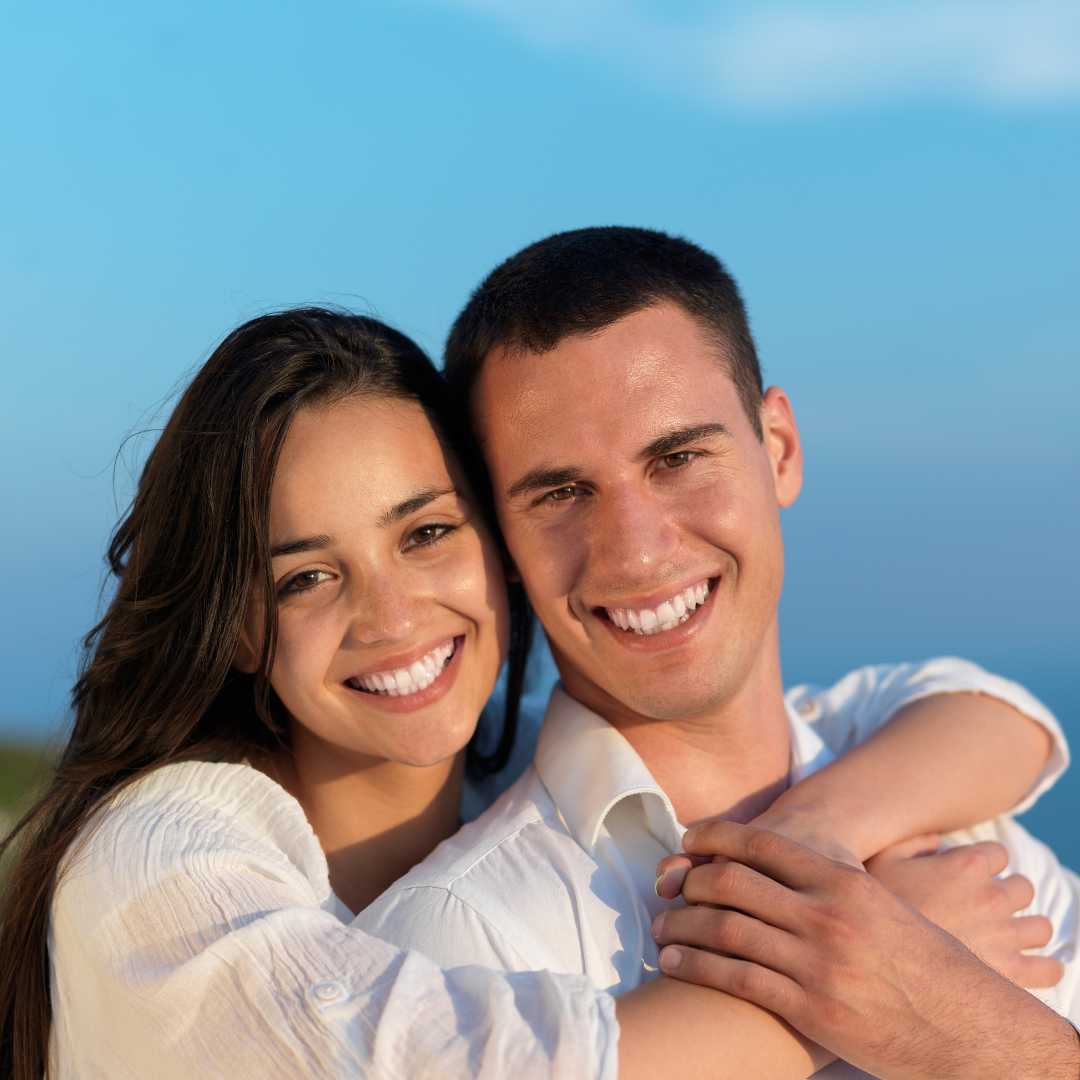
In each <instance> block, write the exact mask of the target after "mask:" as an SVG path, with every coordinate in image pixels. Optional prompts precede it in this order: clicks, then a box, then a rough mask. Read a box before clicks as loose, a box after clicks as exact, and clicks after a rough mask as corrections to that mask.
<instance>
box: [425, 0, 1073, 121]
mask: <svg viewBox="0 0 1080 1080" xmlns="http://www.w3.org/2000/svg"><path fill="white" fill-rule="evenodd" d="M437 2H439V3H441V4H442V5H444V6H450V7H454V8H457V9H459V10H464V11H468V12H470V13H472V14H473V15H475V16H479V17H487V18H490V19H492V20H495V21H497V22H499V23H500V24H502V25H504V26H505V27H506V28H508V29H509V30H510V31H511V32H513V33H514V34H516V35H518V36H519V37H521V38H523V39H525V40H526V41H528V42H529V43H531V44H532V45H534V46H535V47H537V48H541V49H544V50H554V51H559V52H570V53H580V54H585V55H588V56H591V57H595V58H601V59H603V60H604V61H606V62H608V63H614V64H616V65H618V66H619V67H620V68H622V69H623V70H624V71H625V72H626V73H627V74H628V75H629V76H630V77H632V78H634V79H637V80H638V81H640V82H642V83H654V84H655V83H660V84H662V85H667V86H669V87H671V88H674V89H677V90H680V91H682V92H687V93H690V94H692V95H693V96H694V97H696V98H699V99H705V100H706V101H708V102H709V103H710V104H713V105H715V106H718V107H721V108H726V109H731V110H737V111H754V112H762V111H776V112H789V111H792V110H813V109H821V108H830V107H837V106H839V107H851V106H855V107H858V106H861V105H864V104H875V103H879V102H883V101H892V100H920V99H921V100H951V101H968V102H973V103H979V104H984V105H990V106H1002V105H1006V106H1008V105H1020V106H1025V105H1027V106H1031V105H1045V104H1061V103H1075V102H1080V3H1078V2H1077V0H907V2H903V3H900V2H896V0H885V2H867V0H854V2H850V0H849V2H837V0H834V2H831V3H830V2H824V0H823V2H805V3H791V2H787V3H775V2H770V0H759V2H755V3H746V2H737V3H728V4H724V5H715V6H712V5H708V6H706V5H705V4H702V3H690V2H683V3H678V4H674V3H670V2H668V3H659V2H651V3H650V2H646V0H437Z"/></svg>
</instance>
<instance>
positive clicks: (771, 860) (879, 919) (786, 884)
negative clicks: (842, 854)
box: [654, 820, 1080, 1080]
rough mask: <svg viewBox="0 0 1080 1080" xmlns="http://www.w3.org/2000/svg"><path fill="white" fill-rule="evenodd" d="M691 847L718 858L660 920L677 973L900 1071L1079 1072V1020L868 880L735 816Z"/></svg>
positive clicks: (959, 1077)
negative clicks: (1069, 1018) (1014, 981)
mask: <svg viewBox="0 0 1080 1080" xmlns="http://www.w3.org/2000/svg"><path fill="white" fill-rule="evenodd" d="M685 843H686V847H687V850H688V851H689V852H690V853H691V854H694V855H697V856H702V857H710V858H714V857H716V856H720V861H710V862H707V863H704V864H702V865H700V866H697V867H695V868H694V869H691V870H690V872H689V874H688V875H687V878H686V881H685V883H684V886H683V895H684V896H685V897H686V898H687V900H688V901H689V902H690V906H687V907H684V908H671V909H669V910H667V911H665V912H663V913H662V914H661V915H660V916H659V917H658V919H657V922H656V924H654V932H655V934H656V937H657V940H658V941H659V942H660V943H661V944H662V945H664V946H666V947H665V948H663V950H662V951H661V954H660V958H661V967H662V968H663V970H664V971H665V972H666V973H667V974H670V975H673V976H675V977H677V978H679V979H685V980H688V981H691V982H694V983H697V984H699V985H708V986H712V987H715V988H717V989H721V990H724V991H726V992H728V993H732V994H735V995H737V996H739V997H742V998H745V999H746V1000H747V1001H752V1002H754V1003H755V1004H758V1005H760V1006H762V1007H763V1008H766V1009H769V1010H770V1011H771V1012H774V1013H776V1015H778V1016H780V1017H782V1018H783V1019H784V1020H786V1021H787V1022H788V1023H790V1024H791V1025H792V1026H793V1027H795V1028H797V1029H798V1030H799V1031H801V1032H802V1033H803V1035H804V1036H806V1037H807V1038H809V1039H812V1040H814V1041H816V1042H817V1043H819V1044H821V1045H823V1046H826V1047H828V1048H829V1049H830V1050H832V1051H834V1052H835V1053H836V1054H838V1055H839V1056H840V1057H842V1058H844V1059H845V1060H847V1061H850V1062H851V1063H852V1064H854V1065H857V1066H859V1067H860V1068H862V1069H865V1070H866V1071H868V1072H871V1073H873V1074H875V1075H877V1076H882V1077H888V1078H891V1080H975V1078H980V1080H981V1078H983V1077H986V1076H1001V1077H1018V1078H1019V1077H1024V1078H1026V1077H1039V1078H1040V1080H1076V1077H1077V1076H1078V1075H1080V1041H1078V1040H1077V1036H1076V1031H1075V1030H1074V1028H1073V1027H1072V1025H1071V1024H1069V1022H1068V1021H1066V1020H1064V1019H1062V1018H1061V1017H1060V1016H1058V1015H1057V1014H1056V1013H1055V1012H1053V1010H1051V1009H1048V1008H1047V1007H1046V1006H1044V1005H1043V1004H1042V1003H1041V1002H1039V1001H1038V1000H1037V999H1036V998H1034V997H1032V996H1031V995H1030V994H1028V993H1026V992H1025V991H1023V990H1021V989H1019V988H1018V987H1016V986H1014V985H1013V984H1012V983H1010V982H1009V981H1008V980H1007V979H1004V978H1002V977H1000V976H998V975H997V974H995V973H994V972H993V971H991V970H990V968H988V967H986V965H984V964H983V963H982V962H981V961H979V960H978V959H977V958H976V957H975V956H974V955H973V954H972V953H971V952H969V951H968V950H967V949H966V948H965V947H964V946H963V945H962V944H961V943H960V942H959V941H957V940H956V939H955V938H953V937H951V936H950V935H948V934H946V933H945V932H944V931H943V930H940V929H939V928H938V927H936V926H934V925H933V924H931V923H930V922H928V921H927V920H926V919H924V918H922V916H920V915H918V914H917V913H916V912H915V911H913V910H912V909H911V908H909V907H908V906H907V905H906V904H904V903H903V902H902V901H900V900H899V899H897V898H896V897H894V896H893V895H892V894H891V893H890V892H889V891H888V890H887V889H885V888H884V887H883V886H882V885H880V884H879V883H877V882H876V881H875V880H874V879H873V878H872V877H871V876H870V875H868V874H866V873H864V872H862V871H860V870H857V869H854V868H853V867H851V866H848V865H845V864H842V863H839V862H836V861H835V860H832V859H829V858H826V857H824V856H822V855H820V854H818V853H817V852H815V851H812V850H810V849H809V848H807V847H804V846H803V845H801V844H797V843H795V842H794V841H792V840H790V839H788V838H787V837H784V836H781V835H779V834H777V833H772V832H769V831H768V830H765V829H759V828H756V827H754V826H747V825H737V824H735V823H733V822H726V821H720V820H714V821H712V822H709V823H706V824H704V825H700V826H697V827H696V828H694V829H692V830H690V831H689V832H688V833H687V835H686V839H685ZM706 905H722V906H723V907H724V908H725V909H726V910H716V909H715V908H714V907H711V906H706ZM691 946H692V947H691ZM706 950H711V951H706Z"/></svg>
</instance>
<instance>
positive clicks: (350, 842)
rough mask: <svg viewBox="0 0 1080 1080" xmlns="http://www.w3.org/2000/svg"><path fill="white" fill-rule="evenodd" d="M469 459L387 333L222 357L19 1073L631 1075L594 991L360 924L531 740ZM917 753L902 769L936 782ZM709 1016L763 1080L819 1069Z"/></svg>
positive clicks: (329, 316) (202, 397)
mask: <svg viewBox="0 0 1080 1080" xmlns="http://www.w3.org/2000/svg"><path fill="white" fill-rule="evenodd" d="M468 445H469V444H468V440H467V438H466V436H465V433H464V432H463V431H462V430H460V428H459V420H458V417H457V415H456V414H455V412H454V410H453V409H452V408H450V407H449V406H448V405H447V402H446V398H445V395H444V391H443V386H442V383H441V380H440V377H439V376H438V374H437V373H436V372H435V370H434V369H433V368H432V366H431V365H430V362H429V361H428V360H427V358H426V357H425V356H424V355H423V354H422V353H421V352H420V350H419V349H418V348H417V347H416V346H415V345H414V344H413V343H412V342H410V341H409V340H408V339H407V338H405V337H403V336H402V335H401V334H399V333H397V332H395V331H393V330H391V329H389V328H388V327H386V326H384V325H382V324H380V323H378V322H376V321H374V320H371V319H366V318H362V317H359V316H354V315H347V314H341V313H335V312H330V311H325V310H321V309H301V310H295V311H288V312H284V313H281V314H277V315H270V316H266V317H263V318H259V319H255V320H253V321H252V322H250V323H247V324H246V325H244V326H242V327H240V328H239V329H237V330H236V331H234V332H233V333H232V334H230V335H229V336H228V337H227V338H226V339H225V341H224V342H223V343H222V344H221V345H220V346H219V347H218V348H217V349H216V350H215V352H214V353H213V355H212V356H211V357H210V359H209V360H208V362H207V363H206V365H205V366H204V367H203V368H202V370H201V371H200V372H199V373H198V375H197V376H196V377H195V379H194V380H193V382H192V383H191V385H190V386H189V387H188V389H187V390H186V391H185V393H184V394H183V396H182V398H181V399H180V401H179V403H178V405H177V407H176V409H175V411H174V413H173V415H172V417H171V418H170V420H169V422H168V424H167V426H166V428H165V430H164V431H163V433H162V435H161V438H160V439H159V441H158V444H157V445H156V447H155V448H154V450H153V452H152V453H151V455H150V458H149V460H148V462H147V464H146V467H145V469H144V472H143V475H142V478H141V480H140V484H139V488H138V492H137V494H136V497H135V500H134V502H133V504H132V507H131V509H130V512H129V513H128V514H127V516H126V517H125V518H124V520H123V521H122V522H121V524H120V526H119V528H118V529H117V532H116V534H115V536H114V538H113V540H112V543H111V545H110V548H109V556H108V557H109V565H110V567H111V569H112V571H113V573H114V574H115V575H116V576H117V578H118V585H117V589H116V593H115V596H114V598H113V599H112V601H111V603H110V605H109V608H108V610H107V612H106V614H105V616H104V618H103V619H102V621H101V622H100V623H99V624H98V625H97V626H96V627H95V628H94V629H93V630H92V631H91V633H90V634H89V635H88V637H87V641H86V646H87V662H86V664H85V666H84V669H83V671H82V674H81V677H80V679H79V681H78V683H77V684H76V687H75V690H74V708H75V723H74V730H73V732H72V735H71V738H70V741H69V743H68V746H67V748H66V750H65V752H64V754H63V757H62V759H61V761H60V763H59V765H58V767H57V770H56V773H55V776H54V777H53V778H52V780H51V782H50V784H49V786H48V789H47V790H46V791H45V793H44V794H43V796H42V797H41V798H40V800H39V801H38V802H37V803H36V805H35V806H34V807H32V809H31V810H30V812H29V813H28V814H27V816H26V817H25V818H24V820H23V821H22V822H21V823H20V825H19V826H18V828H17V830H16V834H13V837H11V838H9V839H8V840H7V841H5V844H4V847H5V848H6V847H7V846H8V845H9V844H10V843H11V841H12V839H13V838H14V836H15V835H19V836H21V839H22V844H21V847H20V850H19V853H18V857H17V859H16V860H15V861H14V863H13V864H12V867H11V870H10V874H9V880H8V884H7V887H6V891H5V893H4V895H3V899H2V901H0V919H2V927H0V1074H2V1075H4V1076H11V1077H15V1078H16V1080H29V1078H31V1077H39V1076H41V1075H42V1074H44V1073H46V1072H48V1074H49V1075H53V1076H60V1077H67V1076H103V1075H108V1076H110V1077H128V1076H131V1077H135V1076H139V1077H143V1076H147V1075H156V1076H159V1077H172V1076H177V1077H180V1076H183V1077H191V1076H204V1075H227V1076H230V1077H244V1076H251V1077H273V1076H297V1075H308V1076H337V1075H358V1074H363V1075H371V1076H379V1077H382V1076H421V1075H446V1076H454V1075H480V1074H484V1075H499V1076H501V1075H510V1074H512V1073H513V1074H518V1075H520V1076H522V1077H524V1076H532V1075H608V1076H610V1075H613V1074H614V1070H615V1068H616V1065H615V1061H616V1057H615V1046H616V1033H617V1031H618V1028H617V1024H616V1019H615V1009H614V1006H613V1003H612V1001H611V999H610V998H609V997H608V996H607V995H604V994H602V993H598V992H596V991H594V990H593V989H592V988H591V987H590V986H589V985H588V984H587V982H586V980H585V979H584V978H577V977H571V976H555V975H548V974H545V973H543V972H532V973H525V974H516V975H505V974H500V973H497V972H492V971H485V970H483V969H479V968H462V969H456V970H454V971H441V970H439V969H438V968H436V967H435V966H434V965H432V964H431V963H429V962H428V961H426V960H425V959H424V958H423V957H421V956H419V955H416V954H403V953H401V952H398V951H396V950H394V949H393V948H392V947H391V946H389V945H387V944H386V943H384V942H381V941H378V940H376V939H374V938H371V937H369V936H368V935H366V934H364V933H362V932H361V931H359V930H358V929H356V928H355V927H353V926H351V925H350V922H351V920H352V917H353V913H355V912H358V911H359V910H360V909H362V908H363V907H365V906H366V905H367V904H368V903H369V902H370V901H371V900H372V899H373V898H374V897H375V896H377V895H378V894H379V893H380V892H381V891H383V890H384V889H385V888H386V887H387V886H388V885H389V884H390V883H391V882H393V881H394V880H395V879H396V878H398V877H399V876H400V875H401V874H402V873H403V872H404V871H405V870H407V869H408V868H409V867H411V866H412V865H413V864H414V863H416V862H417V861H419V860H420V859H422V858H423V857H424V856H425V855H427V854H428V853H429V852H430V851H431V850H432V849H433V848H434V847H435V845H436V844H438V843H439V842H440V841H441V840H443V839H444V838H446V837H447V836H449V835H450V834H451V833H452V832H454V831H455V830H456V828H457V827H458V824H459V818H458V804H459V797H460V792H461V785H462V780H463V776H464V774H465V773H466V772H472V773H473V774H475V775H481V774H483V773H485V772H490V771H491V770H494V769H497V768H498V767H499V766H500V765H501V764H502V763H503V762H504V761H505V759H506V756H507V753H508V751H509V749H510V745H511V742H512V740H513V736H514V728H515V723H516V709H517V700H518V696H519V692H520V688H521V683H522V676H523V670H524V660H525V653H526V650H527V647H528V639H529V631H528V620H527V612H526V608H525V604H524V600H523V598H522V597H521V595H520V593H519V592H518V591H517V589H516V587H514V586H510V588H509V593H508V592H507V586H506V581H505V578H506V574H505V567H504V563H503V557H502V553H501V551H500V548H499V545H498V542H497V540H496V538H495V536H494V534H493V533H492V531H491V530H490V528H489V527H488V525H487V523H486V518H485V514H484V498H483V491H484V488H483V477H482V475H481V474H480V473H479V471H478V470H477V469H476V468H475V464H474V458H473V457H472V455H471V454H470V451H469V449H468ZM507 653H508V654H509V694H508V701H507V708H506V716H505V718H504V721H503V726H502V729H501V732H499V733H496V734H495V735H494V737H492V736H491V733H490V732H486V733H485V735H486V737H487V739H488V741H487V742H481V741H479V740H478V739H477V738H474V733H475V732H476V730H477V721H478V718H479V717H480V714H481V711H482V710H483V708H484V705H485V702H486V701H487V698H488V696H489V695H490V693H491V690H492V687H493V685H494V682H495V679H496V674H497V672H498V670H499V667H500V665H501V663H502V661H503V658H504V656H505V655H506V654H507ZM937 722H939V718H934V721H933V723H935V724H936V723H937ZM915 734H916V735H917V738H914V739H913V740H912V741H911V742H910V743H905V742H904V740H903V739H900V740H899V741H898V740H897V739H895V738H894V739H893V742H892V744H891V745H890V747H889V750H888V752H889V754H890V757H891V767H892V768H893V769H894V770H895V769H896V767H897V761H896V754H897V753H898V752H900V751H904V748H905V747H906V748H907V750H906V751H904V752H909V753H910V757H911V760H912V762H914V763H916V765H917V761H916V759H917V758H918V756H919V755H920V754H923V755H924V756H925V749H924V747H925V734H926V731H925V729H923V730H921V731H918V732H916V733H915ZM1012 736H1015V737H1012ZM1010 740H1011V741H1010ZM988 742H989V743H992V749H980V748H978V747H976V748H971V749H969V751H967V752H966V754H965V760H964V762H963V764H964V765H965V767H966V771H967V772H968V773H970V774H976V775H977V774H979V772H980V770H979V769H978V767H977V766H978V765H979V764H980V761H978V760H976V761H973V760H972V759H973V757H974V758H977V757H978V754H979V753H984V754H990V753H991V752H994V753H997V754H998V756H997V757H993V758H992V759H988V760H987V761H986V762H985V763H984V764H985V765H986V766H987V767H988V768H995V769H998V770H999V772H1001V774H1002V775H1003V777H1005V774H1006V773H1007V778H1003V780H1002V782H1001V791H1000V792H999V795H1000V799H999V802H1000V806H997V807H995V808H997V809H1003V808H1005V806H1007V805H1008V804H1009V803H1010V802H1011V801H1012V800H1013V799H1014V798H1015V797H1016V796H1017V794H1018V793H1019V792H1021V791H1023V790H1024V789H1025V788H1026V787H1028V786H1029V785H1030V783H1031V782H1032V780H1033V778H1034V776H1035V775H1036V773H1038V771H1039V769H1040V768H1041V767H1042V764H1043V759H1044V758H1045V752H1046V746H1047V744H1048V740H1047V739H1046V737H1045V735H1044V734H1042V733H1041V732H1037V733H1036V734H1035V735H1034V736H1033V735H1032V730H1031V725H1028V724H1027V722H1026V721H1023V720H1019V719H1018V720H1017V723H1016V724H1015V729H1014V731H1013V732H1012V735H1011V736H1010V737H1009V738H1004V739H999V740H997V741H994V740H989V741H988ZM492 743H493V748H490V747H492ZM1006 743H1007V746H1006V748H1005V750H1004V752H1000V748H1001V747H1002V746H1005V744H1006ZM950 746H951V743H950ZM938 756H939V757H940V755H938ZM1004 763H1008V765H1009V768H1008V769H1007V770H1005V769H1004V768H1003V765H1004ZM936 765H937V767H938V768H939V769H940V768H941V767H942V763H941V761H937V762H936ZM819 784H820V781H819ZM819 794H820V792H819ZM984 797H985V793H984V792H980V798H981V799H984ZM986 811H987V807H986V806H985V805H984V804H983V802H980V803H978V809H977V810H976V811H974V812H973V813H975V814H977V815H980V816H981V815H984V814H985V813H986ZM884 812H885V811H884V810H883V814H884ZM901 831H902V830H901ZM895 839H900V836H896V837H895ZM0 853H2V852H0ZM691 991H692V992H693V993H700V994H708V993H710V992H708V991H697V990H696V989H694V988H688V987H687V986H685V985H682V984H677V983H674V982H673V981H671V980H660V981H659V984H654V985H653V986H651V987H647V988H645V989H644V990H643V991H641V992H640V994H641V995H642V996H639V998H638V999H637V1000H638V1001H639V1002H641V1001H644V1002H647V1006H648V1007H647V1008H636V1007H635V1008H626V1009H622V1008H621V1012H622V1015H623V1022H624V1035H629V1034H630V1033H631V1032H632V1033H633V1035H634V1038H635V1040H636V1044H637V1045H640V1044H641V1042H642V1041H643V1040H647V1039H648V1038H649V1030H650V1025H657V1026H659V1025H664V1026H665V1029H667V1028H669V1026H670V1025H672V1024H678V1023H681V1022H685V1019H680V1018H685V1017H686V1016H688V1015H691V1014H692V1012H693V1010H689V1011H688V1010H687V1009H686V1008H685V1005H686V1002H687V1000H688V999H687V997H686V995H687V993H688V992H691ZM638 993H639V992H636V991H635V994H638ZM628 997H633V995H628ZM712 997H713V998H715V1009H716V1012H715V1014H714V1015H715V1016H716V1017H719V1016H721V1015H726V1016H728V1017H729V1018H733V1019H738V1020H739V1022H740V1023H741V1024H745V1032H746V1035H745V1037H746V1039H747V1040H748V1041H749V1042H752V1045H753V1047H754V1053H755V1055H756V1060H758V1061H760V1062H761V1063H763V1065H764V1064H765V1063H768V1066H769V1068H770V1069H771V1070H772V1071H771V1072H770V1075H776V1076H800V1075H804V1074H805V1073H806V1072H808V1071H812V1070H813V1067H815V1065H816V1064H817V1063H820V1061H821V1060H823V1059H822V1058H821V1057H820V1056H817V1057H815V1056H814V1055H815V1053H816V1051H815V1050H813V1049H812V1048H808V1046H807V1045H806V1044H804V1043H803V1042H802V1041H801V1040H799V1039H798V1038H796V1037H795V1036H793V1035H792V1034H791V1032H790V1031H789V1029H787V1028H786V1027H784V1026H783V1025H782V1024H780V1023H779V1022H778V1021H776V1020H775V1018H773V1017H771V1016H769V1015H768V1014H766V1013H764V1012H762V1011H761V1010H758V1009H754V1008H752V1007H750V1006H748V1005H746V1004H745V1003H742V1002H737V1001H734V1000H733V999H730V998H727V997H725V996H723V995H720V994H713V995H712ZM623 1000H624V1001H625V1000H626V999H623ZM710 1003H711V1001H710ZM723 1010H728V1012H726V1013H724V1012H723ZM714 1026H716V1025H714ZM720 1026H721V1027H722V1025H720ZM701 1027H702V1025H698V1028H695V1029H692V1031H691V1032H689V1034H693V1035H694V1036H695V1037H699V1038H701V1039H707V1038H708V1037H709V1034H710V1033H709V1032H708V1031H704V1030H700V1028H701ZM741 1031H742V1029H740V1031H739V1032H735V1033H734V1035H733V1034H732V1033H731V1032H729V1033H728V1036H727V1038H728V1040H729V1042H730V1040H731V1039H732V1038H733V1037H735V1036H740V1035H741ZM748 1044H749V1043H748ZM735 1061H736V1055H734V1054H729V1056H728V1057H726V1058H724V1057H722V1056H719V1055H718V1056H717V1058H716V1069H717V1075H721V1076H723V1075H728V1073H725V1071H724V1070H725V1068H729V1067H731V1063H732V1062H735ZM637 1069H639V1064H638V1063H637V1062H635V1061H634V1060H632V1059H627V1060H624V1061H623V1062H622V1063H621V1064H620V1066H619V1070H620V1075H622V1076H632V1075H635V1070H637ZM485 1070H486V1071H485Z"/></svg>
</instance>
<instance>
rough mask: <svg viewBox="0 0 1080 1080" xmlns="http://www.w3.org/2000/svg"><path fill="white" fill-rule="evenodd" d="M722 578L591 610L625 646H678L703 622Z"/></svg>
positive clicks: (636, 648)
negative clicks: (657, 596)
mask: <svg viewBox="0 0 1080 1080" xmlns="http://www.w3.org/2000/svg"><path fill="white" fill-rule="evenodd" d="M721 580H722V579H721V578H720V577H710V578H702V579H700V580H699V581H696V582H694V583H693V584H690V585H687V586H684V587H683V588H681V589H678V590H676V591H674V592H672V593H670V594H669V595H668V596H667V597H666V598H664V599H661V600H659V601H658V602H653V603H649V604H640V605H639V604H634V605H626V606H620V607H607V606H601V607H594V608H592V612H593V614H594V616H595V617H596V618H597V620H598V621H599V622H600V623H601V624H602V625H603V626H604V627H605V628H606V630H607V631H608V633H610V634H611V636H612V637H613V638H614V639H615V640H616V641H617V642H618V643H619V644H620V645H622V646H623V647H625V648H628V649H632V650H634V651H646V652H653V651H656V650H664V649H670V648H677V647H678V646H680V645H682V644H684V643H685V642H686V641H688V640H689V639H690V638H692V637H694V636H695V635H696V634H697V632H698V631H699V630H701V629H702V627H703V626H704V625H705V622H706V620H707V619H708V615H709V612H711V611H712V609H713V606H714V605H713V600H714V597H715V594H716V588H717V586H718V585H719V584H720V581H721Z"/></svg>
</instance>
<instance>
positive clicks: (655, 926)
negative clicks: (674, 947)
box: [652, 911, 664, 938]
mask: <svg viewBox="0 0 1080 1080" xmlns="http://www.w3.org/2000/svg"><path fill="white" fill-rule="evenodd" d="M663 929H664V912H662V911H661V912H660V914H659V915H657V916H656V918H655V919H653V921H652V936H653V937H654V938H658V937H659V936H660V931H661V930H663Z"/></svg>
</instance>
